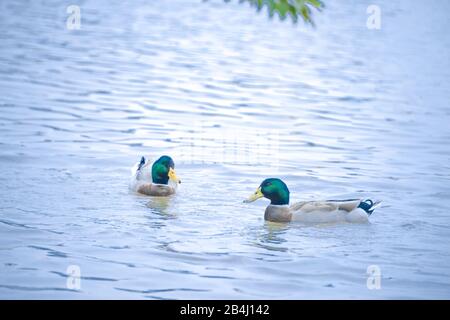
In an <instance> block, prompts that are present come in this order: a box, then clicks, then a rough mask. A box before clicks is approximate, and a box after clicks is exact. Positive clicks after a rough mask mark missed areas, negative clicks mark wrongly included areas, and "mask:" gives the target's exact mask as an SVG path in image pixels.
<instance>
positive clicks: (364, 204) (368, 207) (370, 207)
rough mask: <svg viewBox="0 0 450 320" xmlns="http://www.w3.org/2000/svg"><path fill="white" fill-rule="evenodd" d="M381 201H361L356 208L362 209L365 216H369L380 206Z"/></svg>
mask: <svg viewBox="0 0 450 320" xmlns="http://www.w3.org/2000/svg"><path fill="white" fill-rule="evenodd" d="M380 203H381V201H375V202H373V201H372V200H370V199H367V200H364V201H361V203H360V204H359V206H358V208H361V209H363V210H364V211H365V212H367V215H369V216H370V215H371V214H372V213H373V211H374V210H375V209H376V208H377V207H378V206H379V205H380Z"/></svg>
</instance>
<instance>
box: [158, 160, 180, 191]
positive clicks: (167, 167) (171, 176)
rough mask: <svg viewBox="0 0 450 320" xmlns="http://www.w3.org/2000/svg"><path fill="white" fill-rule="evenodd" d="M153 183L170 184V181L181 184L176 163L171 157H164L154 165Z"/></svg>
mask: <svg viewBox="0 0 450 320" xmlns="http://www.w3.org/2000/svg"><path fill="white" fill-rule="evenodd" d="M152 180H153V183H158V184H168V183H169V180H172V181H174V182H175V183H181V180H180V179H178V177H177V175H176V173H175V163H174V162H173V160H172V158H171V157H169V156H162V157H161V158H159V159H158V160H156V161H155V163H153V166H152Z"/></svg>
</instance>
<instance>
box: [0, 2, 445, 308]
mask: <svg viewBox="0 0 450 320" xmlns="http://www.w3.org/2000/svg"><path fill="white" fill-rule="evenodd" d="M325 3H326V5H327V7H326V8H325V9H324V10H323V11H322V12H320V13H319V12H316V13H315V14H314V18H315V23H316V25H317V27H316V28H315V29H314V28H311V27H309V26H305V25H304V24H303V23H299V24H298V25H292V24H291V23H289V22H280V21H278V20H277V19H275V20H269V19H268V18H267V16H266V15H265V14H264V13H261V14H257V13H256V12H255V10H254V9H253V8H249V7H248V6H247V5H244V4H242V5H240V4H238V1H233V2H231V3H224V2H222V1H219V0H216V1H208V2H206V3H205V2H202V1H200V0H198V1H197V0H185V1H182V0H171V1H158V4H157V5H156V4H155V3H153V2H152V1H148V0H139V1H133V3H132V4H131V3H128V4H125V2H124V1H81V2H79V5H80V8H81V29H80V30H68V29H67V28H66V19H67V17H68V14H67V12H66V8H67V5H68V4H67V3H66V2H64V1H42V0H37V1H1V2H0V110H1V114H0V298H3V299H19V298H26V299H48V298H60V299H98V298H113V299H122V298H124V299H129V298H131V299H141V298H151V299H181V298H191V299H213V298H223V299H228V298H234V299H301V298H307V299H308V298H320V299H322V298H332V299H339V298H343V299H353V298H368V299H396V298H400V299H410V298H426V299H428V298H438V299H442V298H447V299H448V298H450V268H449V265H450V250H449V249H450V247H449V243H450V214H449V211H448V208H449V207H450V161H449V160H450V146H449V141H450V125H449V123H450V106H449V100H450V99H449V98H450V85H449V83H448V80H449V78H450V53H449V52H450V37H449V35H448V30H449V28H450V20H449V19H448V12H449V10H450V2H448V1H443V0H442V1H438V0H434V1H429V2H427V5H424V4H423V1H418V0H417V1H409V0H408V1H407V0H402V1H395V2H393V1H387V0H382V1H381V0H379V1H377V3H376V4H377V5H379V6H380V9H381V18H382V20H381V21H382V22H381V29H380V30H369V29H368V28H367V27H366V20H367V17H368V15H367V13H366V9H367V6H368V5H370V4H372V1H356V0H355V1H339V2H338V3H336V2H335V1H325ZM143 154H144V155H148V156H150V157H153V158H155V157H158V156H159V155H162V154H169V155H171V156H172V157H173V158H174V160H175V163H176V169H177V173H178V175H179V177H180V178H181V179H182V181H183V184H182V185H181V188H180V190H179V193H178V194H177V195H176V196H174V197H171V198H169V199H151V198H147V197H143V196H138V195H136V194H134V193H132V192H130V191H129V190H128V180H129V174H130V171H129V169H130V167H131V166H132V165H133V164H134V162H136V161H138V160H139V157H140V155H143ZM269 176H277V177H280V178H282V179H283V180H284V181H286V183H287V184H288V185H289V188H290V190H291V199H292V200H293V201H299V200H309V199H323V198H348V197H372V198H375V199H379V200H382V201H383V205H382V206H381V207H380V208H379V209H377V211H376V212H375V213H374V214H373V215H372V217H371V219H370V223H369V224H363V225H361V224H336V225H300V224H288V225H284V224H272V223H267V222H265V221H264V219H263V212H264V207H265V205H266V204H267V201H263V200H261V201H259V202H258V203H255V204H251V205H248V204H243V203H242V200H243V199H245V198H246V197H247V196H248V195H250V193H252V192H253V191H254V190H255V188H256V187H257V186H258V185H259V183H260V182H261V181H262V180H263V179H264V178H266V177H269ZM70 266H76V267H77V268H79V270H80V272H81V279H80V281H78V282H77V281H75V282H76V283H78V284H80V286H79V287H75V288H74V287H72V286H70V285H68V280H70V279H71V278H68V275H67V270H68V268H69V267H70ZM369 266H376V267H377V268H378V269H379V271H380V272H381V277H380V278H379V280H380V281H379V283H380V285H381V286H380V287H378V288H379V289H374V290H370V289H369V288H368V286H367V279H368V276H369V275H368V274H367V268H368V267H369ZM75 280H77V279H75Z"/></svg>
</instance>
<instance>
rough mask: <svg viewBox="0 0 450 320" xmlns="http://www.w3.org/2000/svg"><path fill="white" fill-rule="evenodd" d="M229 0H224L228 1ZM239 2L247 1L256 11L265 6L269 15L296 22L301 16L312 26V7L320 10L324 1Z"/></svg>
mask: <svg viewBox="0 0 450 320" xmlns="http://www.w3.org/2000/svg"><path fill="white" fill-rule="evenodd" d="M230 1H231V0H225V2H230ZM239 2H240V3H243V2H248V3H250V5H251V6H253V7H256V9H257V10H258V11H261V10H262V9H263V8H265V7H267V9H268V12H269V17H271V18H272V17H273V16H274V15H275V14H278V16H279V17H280V19H281V20H285V19H286V18H287V17H288V16H289V17H290V18H291V19H292V22H294V23H296V22H297V21H298V18H299V17H301V18H302V19H303V21H304V22H305V23H306V24H310V25H312V26H314V21H313V19H312V10H311V9H312V8H314V9H316V10H319V11H320V10H321V9H322V8H324V6H325V5H324V3H323V2H322V1H320V0H239Z"/></svg>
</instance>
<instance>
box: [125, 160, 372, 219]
mask: <svg viewBox="0 0 450 320" xmlns="http://www.w3.org/2000/svg"><path fill="white" fill-rule="evenodd" d="M149 166H150V162H149V161H147V160H146V159H145V157H142V158H141V161H140V162H138V163H137V164H136V165H135V166H134V167H133V169H132V181H131V185H130V188H131V189H132V190H134V191H136V192H138V193H141V194H144V195H148V196H156V197H166V196H169V195H172V194H174V193H175V192H176V190H177V187H178V185H179V184H180V183H181V180H180V179H178V177H177V175H176V173H175V163H174V162H173V160H172V158H171V157H169V156H162V157H161V158H159V159H158V160H156V161H155V162H154V163H153V165H152V166H151V169H150V168H149ZM289 195H290V192H289V189H288V187H287V186H286V184H285V183H284V182H283V181H281V180H280V179H277V178H269V179H266V180H264V181H263V182H262V183H261V185H260V186H259V187H258V189H257V190H256V191H255V193H253V194H252V195H251V196H250V197H249V198H248V199H247V200H244V202H245V203H250V202H254V201H256V200H258V199H260V198H267V199H269V200H270V204H269V206H268V207H267V208H266V211H265V214H264V219H265V220H268V221H272V222H290V221H301V222H311V223H327V222H341V221H346V222H360V223H363V222H367V221H368V218H369V216H370V215H371V214H372V213H373V211H374V210H375V208H376V207H377V206H378V205H379V204H380V202H373V201H372V200H370V199H367V200H361V199H349V200H326V201H301V202H298V203H294V204H292V205H291V206H289Z"/></svg>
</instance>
